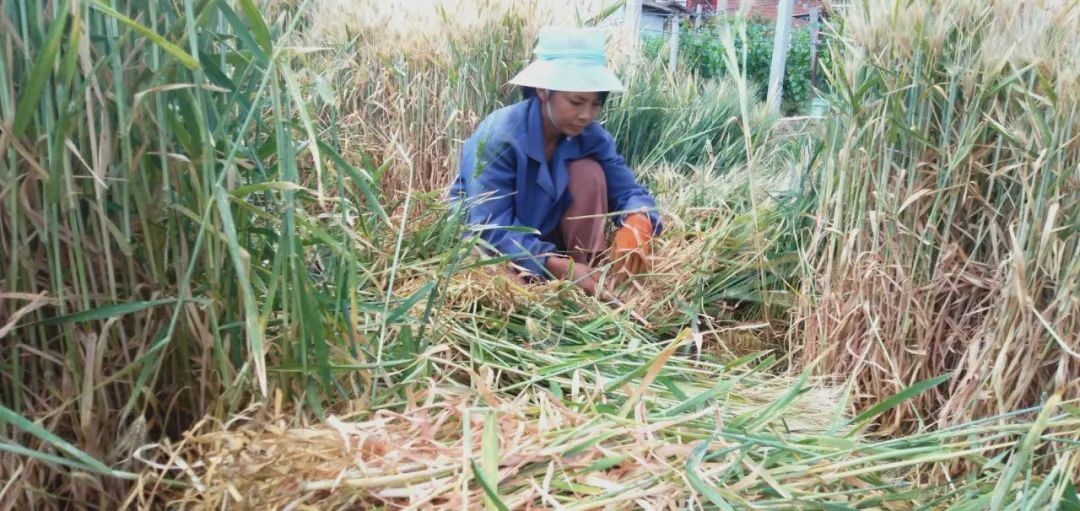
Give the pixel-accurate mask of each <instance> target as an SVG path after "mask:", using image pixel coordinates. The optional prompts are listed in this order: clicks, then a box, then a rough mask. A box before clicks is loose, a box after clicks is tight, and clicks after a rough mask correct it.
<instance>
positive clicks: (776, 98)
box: [767, 0, 795, 114]
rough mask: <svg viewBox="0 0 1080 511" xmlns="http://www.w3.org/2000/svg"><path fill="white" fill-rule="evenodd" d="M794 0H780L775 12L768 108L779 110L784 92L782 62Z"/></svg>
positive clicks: (789, 33) (783, 60) (786, 48)
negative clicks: (774, 35)
mask: <svg viewBox="0 0 1080 511" xmlns="http://www.w3.org/2000/svg"><path fill="white" fill-rule="evenodd" d="M794 2H795V0H780V4H779V5H778V6H777V7H778V9H777V13H776V37H775V38H774V39H773V54H772V67H770V68H769V95H768V96H767V101H768V103H769V110H771V111H772V112H773V113H774V114H775V113H779V112H780V100H781V99H782V97H783V94H784V64H785V63H786V62H787V52H788V44H789V43H790V42H791V13H792V7H793V4H794Z"/></svg>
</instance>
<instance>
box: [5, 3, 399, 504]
mask: <svg viewBox="0 0 1080 511" xmlns="http://www.w3.org/2000/svg"><path fill="white" fill-rule="evenodd" d="M111 5H112V6H110V4H108V3H105V2H98V1H88V2H70V1H67V0H60V1H55V2H5V3H4V4H3V9H2V10H0V24H2V25H3V26H4V27H6V28H5V29H4V30H3V35H2V36H0V40H2V43H0V44H2V47H0V52H2V53H3V66H0V117H2V119H3V128H2V129H3V131H2V136H0V154H2V161H3V162H4V164H3V170H2V171H0V204H2V206H0V211H2V213H0V239H2V243H0V261H3V263H2V264H3V266H4V268H3V273H2V275H0V289H2V290H3V291H2V293H3V294H2V298H3V301H2V303H0V338H2V339H3V342H4V348H3V349H2V350H0V365H2V367H3V371H2V376H0V378H2V379H3V385H2V386H0V388H2V390H0V401H2V404H3V408H2V411H3V413H4V415H3V419H2V423H0V437H2V438H3V443H2V444H0V445H2V446H3V447H4V450H5V451H8V452H10V451H11V450H12V449H15V448H16V446H22V447H25V448H27V449H30V452H29V453H27V452H23V454H22V455H20V456H13V455H7V454H5V456H3V462H2V463H0V473H2V474H3V477H2V478H0V479H3V480H5V481H8V482H9V484H8V490H7V491H8V492H10V493H7V495H5V496H4V500H6V501H7V502H14V503H16V505H17V507H20V508H30V507H45V506H46V505H48V504H49V503H52V504H53V505H56V506H63V507H84V506H93V507H100V508H115V507H117V505H118V502H117V501H116V500H115V499H116V498H119V497H122V496H123V495H124V491H123V490H122V488H123V486H124V484H125V483H123V481H122V480H118V479H115V478H112V477H109V478H104V479H101V478H98V477H97V476H100V475H101V474H102V473H103V472H104V473H106V474H108V471H104V470H102V468H101V467H102V466H101V464H100V463H97V464H94V463H92V460H101V461H103V462H105V463H107V464H108V466H110V467H121V468H124V467H126V468H124V469H125V470H129V469H130V468H131V465H130V459H129V458H128V456H129V455H130V453H131V451H132V449H133V447H134V446H137V445H141V444H142V443H145V442H147V441H149V440H150V439H156V438H162V437H167V436H174V437H175V436H176V435H179V434H180V432H182V431H184V430H185V429H187V428H188V427H189V426H190V425H191V424H193V422H194V421H195V420H196V419H198V418H200V417H202V416H203V415H204V414H206V413H217V414H224V413H227V412H228V411H229V410H232V409H233V408H234V407H235V406H237V405H238V404H244V403H245V402H246V401H247V399H248V397H249V396H250V395H252V394H254V396H256V397H258V396H265V395H267V394H268V392H269V389H270V388H272V387H273V388H280V389H283V390H284V391H285V392H286V394H287V395H289V396H290V399H292V396H305V398H306V399H307V400H308V402H309V403H311V404H312V405H314V406H316V407H317V406H318V405H319V404H320V402H321V399H322V397H321V396H323V395H333V394H342V393H352V392H355V389H350V388H347V387H346V383H345V382H347V381H348V382H352V381H353V380H342V379H337V378H335V377H334V375H332V373H331V368H330V362H331V361H332V360H349V361H356V363H361V362H362V361H363V360H364V358H365V356H364V355H362V354H361V352H362V351H363V350H364V349H368V347H367V346H363V342H364V341H363V340H362V339H363V335H364V334H363V332H362V331H361V330H366V329H367V327H365V325H364V319H365V318H364V317H363V316H362V315H361V314H359V313H358V312H357V310H358V308H359V307H360V304H361V303H362V302H365V301H376V300H377V298H371V297H370V296H368V295H365V294H364V293H365V291H364V290H365V289H372V290H374V292H373V293H374V294H373V295H372V296H377V297H378V296H382V293H381V288H382V280H383V279H384V278H385V277H384V276H383V275H382V274H381V273H380V272H381V271H382V270H381V267H380V266H379V265H375V264H372V253H373V252H374V251H372V250H371V249H370V247H371V243H372V242H373V241H374V242H378V240H379V239H380V236H382V234H380V233H382V232H383V231H384V230H386V229H387V228H388V227H389V226H388V224H387V223H386V222H387V218H386V216H385V214H384V213H382V210H381V205H380V202H379V195H378V194H379V192H378V187H377V186H376V185H375V183H374V182H372V179H371V177H370V176H369V174H368V170H366V169H362V168H358V167H354V166H353V165H351V164H349V163H348V162H346V161H344V160H342V159H341V158H340V157H338V156H337V153H336V151H337V149H336V147H337V146H338V144H337V142H336V140H335V138H334V137H333V136H332V134H331V133H326V132H324V128H323V126H322V124H321V123H319V122H318V119H315V118H313V114H314V113H315V112H316V111H317V109H318V108H319V103H320V102H321V101H322V100H321V99H320V96H319V95H317V94H315V93H314V87H313V86H309V85H307V84H305V83H301V82H300V80H299V79H298V78H297V72H296V71H295V70H294V69H293V66H294V63H295V62H296V61H297V59H298V53H297V51H295V50H293V49H290V48H288V47H285V46H284V45H282V44H280V43H277V42H276V41H280V40H282V39H283V38H284V37H286V36H288V34H289V33H290V31H292V30H293V29H294V26H295V24H296V23H297V22H298V20H300V19H301V18H299V17H294V16H292V15H291V14H290V13H288V12H286V13H285V15H284V16H283V17H281V18H279V23H277V24H274V25H269V24H268V23H267V22H266V21H265V20H264V19H263V18H262V15H261V14H260V10H259V8H258V7H257V6H256V5H255V4H254V3H252V2H250V1H238V2H235V3H227V2H194V1H177V2H170V1H158V0H148V1H138V0H135V1H130V2H122V3H114V4H111ZM301 9H302V7H301ZM9 28H10V30H9ZM357 232H362V233H364V235H363V236H358V235H357V234H356V233H357ZM379 261H382V258H381V257H380V258H379ZM361 270H363V271H361ZM327 339H347V340H349V342H343V343H334V344H329V343H327V342H326V340H327ZM293 367H298V368H301V369H302V372H301V373H296V372H290V371H288V370H287V369H288V368H293ZM368 380H369V381H370V378H368ZM357 385H359V383H357ZM13 417H22V418H24V419H25V420H15V419H13ZM61 438H62V439H63V440H60V439H61ZM88 460H91V461H88Z"/></svg>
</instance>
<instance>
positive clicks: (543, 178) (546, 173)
mask: <svg viewBox="0 0 1080 511" xmlns="http://www.w3.org/2000/svg"><path fill="white" fill-rule="evenodd" d="M541 110H543V107H541V103H540V99H539V98H536V97H533V98H531V99H529V107H528V112H527V114H526V115H527V116H528V117H527V121H526V123H525V154H526V155H527V156H528V157H529V158H532V159H533V160H535V161H537V162H538V163H540V171H539V172H537V173H536V184H537V186H539V187H540V188H541V189H542V190H544V192H545V193H547V194H548V196H550V197H551V198H552V199H557V198H558V197H559V190H558V188H557V187H556V183H555V180H554V179H552V173H553V172H554V171H555V169H552V168H551V167H550V166H549V165H548V160H547V155H546V154H544V124H543V122H544V121H543V118H542V117H541ZM558 150H559V148H558V146H556V147H555V151H556V152H558Z"/></svg>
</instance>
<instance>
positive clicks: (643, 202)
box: [593, 127, 664, 234]
mask: <svg viewBox="0 0 1080 511" xmlns="http://www.w3.org/2000/svg"><path fill="white" fill-rule="evenodd" d="M596 137H597V140H596V142H595V143H596V144H597V145H596V148H595V149H594V154H593V157H594V158H596V161H597V163H599V164H600V166H601V167H603V169H604V177H605V178H606V179H607V187H608V203H609V204H610V205H611V206H610V207H611V211H612V212H631V211H637V210H644V211H645V212H646V213H647V214H648V215H649V221H650V222H652V225H653V232H654V234H660V233H661V232H662V231H663V230H664V226H663V223H662V221H661V219H660V213H659V212H657V210H656V200H655V199H653V196H652V194H650V193H649V191H648V190H646V189H645V187H643V186H641V185H640V184H638V182H637V180H636V179H634V173H633V172H631V171H630V167H628V166H627V165H626V160H624V159H623V157H622V156H621V155H620V154H619V153H618V152H617V151H616V150H615V140H614V139H613V138H612V137H611V134H610V133H608V132H607V130H605V129H603V128H602V127H601V128H599V129H598V130H597V133H596ZM625 217H626V215H619V216H616V217H613V218H612V221H613V222H614V223H615V225H619V226H621V225H622V222H623V219H624V218H625Z"/></svg>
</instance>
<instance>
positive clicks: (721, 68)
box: [644, 18, 829, 115]
mask: <svg viewBox="0 0 1080 511" xmlns="http://www.w3.org/2000/svg"><path fill="white" fill-rule="evenodd" d="M733 23H735V22H734V21H732V20H730V19H729V20H725V19H723V18H715V19H714V20H713V21H712V23H709V24H705V25H704V26H702V27H701V28H699V29H697V30H694V29H691V24H689V23H687V24H685V27H684V29H683V31H682V33H681V35H680V38H679V53H678V55H679V57H678V59H679V63H680V65H682V66H685V67H686V68H687V69H688V70H689V71H690V72H692V73H693V74H695V75H696V76H698V77H699V78H702V79H705V80H710V79H718V78H723V77H724V76H726V75H727V74H728V73H727V67H726V64H725V62H724V55H723V52H724V47H723V42H722V37H723V35H722V34H723V31H724V30H727V29H728V27H725V26H722V25H721V24H723V25H732V24H733ZM745 29H746V32H745V39H744V38H743V37H742V35H741V34H740V35H739V36H738V37H736V39H735V47H736V51H737V52H738V53H739V55H740V70H741V73H742V74H743V76H745V77H746V78H748V79H749V80H750V81H752V82H753V83H754V84H756V85H757V86H758V93H757V94H758V98H759V99H760V100H762V101H764V99H765V93H766V92H767V91H766V89H767V86H768V83H769V70H770V68H771V66H772V52H773V42H774V37H775V31H776V24H775V22H773V21H769V20H764V19H758V18H755V19H752V20H750V21H749V22H747V23H746V24H745ZM670 44H671V41H670V36H664V37H647V38H646V39H645V44H644V50H645V54H646V55H649V56H652V57H659V58H661V59H666V58H667V55H668V47H669V45H670ZM826 44H827V41H826V40H825V39H824V38H823V37H822V35H821V34H820V33H819V35H818V64H817V65H818V71H817V87H818V88H822V86H823V85H824V79H823V78H824V77H823V76H822V75H821V71H820V69H821V66H823V65H827V61H828V59H829V51H828V47H827V46H826ZM744 47H745V57H744V55H743V51H744V50H743V49H744ZM810 48H811V29H810V26H809V25H803V26H795V27H792V29H791V43H790V46H789V48H788V56H787V62H786V64H785V68H784V69H785V71H784V92H783V94H784V96H783V103H782V105H781V110H782V111H783V112H784V113H785V114H787V115H793V114H799V113H805V112H806V111H808V110H809V108H810V100H811V99H812V98H813V88H814V87H813V86H812V85H811V84H812V81H811V80H812V78H813V76H814V69H813V66H812V61H811V58H810V56H811V55H810V54H811V50H810ZM743 58H745V60H742V59H743Z"/></svg>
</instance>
